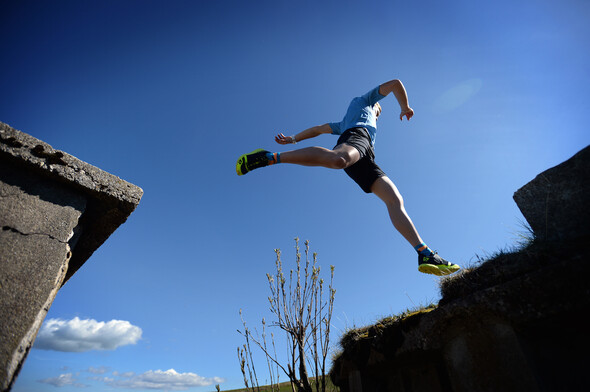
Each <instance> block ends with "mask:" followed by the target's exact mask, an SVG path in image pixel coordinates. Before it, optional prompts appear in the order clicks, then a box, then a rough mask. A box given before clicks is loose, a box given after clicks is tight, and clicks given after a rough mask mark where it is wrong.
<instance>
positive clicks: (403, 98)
mask: <svg viewBox="0 0 590 392" xmlns="http://www.w3.org/2000/svg"><path fill="white" fill-rule="evenodd" d="M389 93H393V95H394V96H395V99H397V102H398V103H399V106H400V108H401V110H402V111H401V113H400V115H399V119H400V120H402V119H403V118H404V116H406V118H407V119H408V120H409V119H410V118H412V116H413V115H414V110H412V108H411V107H410V104H409V102H408V93H407V92H406V89H405V87H404V85H403V84H402V82H401V81H400V80H398V79H394V80H390V81H389V82H385V83H383V84H382V85H380V86H379V94H381V95H383V96H387V95H389Z"/></svg>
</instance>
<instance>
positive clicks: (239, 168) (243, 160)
mask: <svg viewBox="0 0 590 392" xmlns="http://www.w3.org/2000/svg"><path fill="white" fill-rule="evenodd" d="M260 151H264V150H263V149H262V148H259V149H257V150H254V151H252V152H249V153H248V154H244V155H240V157H239V158H238V162H237V163H236V173H238V176H243V175H244V174H246V173H248V172H249V171H250V170H248V167H247V166H246V165H247V164H248V155H252V154H254V153H257V152H260Z"/></svg>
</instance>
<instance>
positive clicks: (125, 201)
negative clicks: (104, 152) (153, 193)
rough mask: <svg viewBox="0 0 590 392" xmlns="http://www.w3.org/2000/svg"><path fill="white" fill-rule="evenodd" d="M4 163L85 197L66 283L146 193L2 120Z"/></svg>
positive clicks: (0, 156) (0, 133)
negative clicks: (59, 184)
mask: <svg viewBox="0 0 590 392" xmlns="http://www.w3.org/2000/svg"><path fill="white" fill-rule="evenodd" d="M2 162H5V163H4V164H6V165H8V164H12V165H18V167H21V168H22V169H23V170H28V171H31V172H32V173H35V174H36V175H39V176H42V177H45V178H47V179H50V180H52V181H56V182H60V183H62V184H63V185H64V186H65V187H67V188H70V189H72V190H74V191H76V192H78V193H81V194H82V195H84V197H85V198H86V200H87V202H86V210H85V211H84V214H83V215H82V216H81V218H80V221H79V224H78V227H77V228H76V229H75V233H74V237H73V238H72V239H70V241H69V244H70V247H71V248H72V259H71V260H70V263H69V268H68V272H67V275H66V277H65V279H64V284H65V282H66V281H67V280H68V279H69V278H70V277H71V276H72V275H73V274H74V273H75V272H76V271H77V270H78V269H79V268H80V267H81V266H82V265H83V264H84V263H85V262H86V260H88V258H89V257H90V256H91V255H92V253H94V251H95V250H96V249H98V248H99V247H100V246H101V245H102V244H103V243H104V241H106V239H107V238H108V237H109V236H110V235H111V234H112V233H113V232H114V231H115V230H116V229H117V227H119V226H120V225H121V224H122V223H124V222H125V221H126V220H127V217H128V216H129V215H130V214H131V213H132V212H133V211H134V210H135V208H136V207H137V205H138V204H139V201H140V200H141V197H142V195H143V190H142V189H141V188H140V187H138V186H136V185H133V184H131V183H129V182H127V181H124V180H122V179H120V178H119V177H117V176H114V175H112V174H109V173H107V172H105V171H103V170H101V169H99V168H97V167H95V166H92V165H90V164H88V163H86V162H83V161H81V160H79V159H78V158H76V157H74V156H72V155H70V154H67V153H65V152H62V151H59V150H56V149H54V148H53V147H51V146H50V145H49V144H47V143H45V142H43V141H41V140H39V139H36V138H34V137H32V136H30V135H27V134H26V133H23V132H20V131H18V130H16V129H13V128H11V127H10V126H9V125H7V124H5V123H2V122H0V164H2Z"/></svg>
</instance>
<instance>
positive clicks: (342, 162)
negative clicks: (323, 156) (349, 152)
mask: <svg viewBox="0 0 590 392" xmlns="http://www.w3.org/2000/svg"><path fill="white" fill-rule="evenodd" d="M331 165H332V168H334V169H346V168H347V167H348V166H350V160H347V159H346V158H345V157H343V156H341V155H336V156H335V157H334V158H333V159H332V162H331Z"/></svg>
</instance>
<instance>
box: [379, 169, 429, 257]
mask: <svg viewBox="0 0 590 392" xmlns="http://www.w3.org/2000/svg"><path fill="white" fill-rule="evenodd" d="M371 192H373V193H374V194H375V195H377V196H378V197H379V198H380V199H381V200H383V202H384V203H385V205H386V206H387V211H388V212H389V218H390V219H391V223H393V226H395V228H396V229H397V231H399V232H400V234H401V235H402V236H403V237H404V238H405V239H406V240H407V241H408V242H409V243H410V245H412V246H416V245H418V244H420V243H422V238H420V235H419V234H418V231H417V230H416V227H414V223H413V222H412V220H411V219H410V217H409V216H408V213H407V212H406V209H405V208H404V199H403V198H402V195H401V194H400V193H399V191H398V190H397V187H396V186H395V184H394V183H393V181H391V180H390V179H389V177H387V176H383V177H379V178H378V179H377V180H375V182H374V183H373V185H372V186H371Z"/></svg>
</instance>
